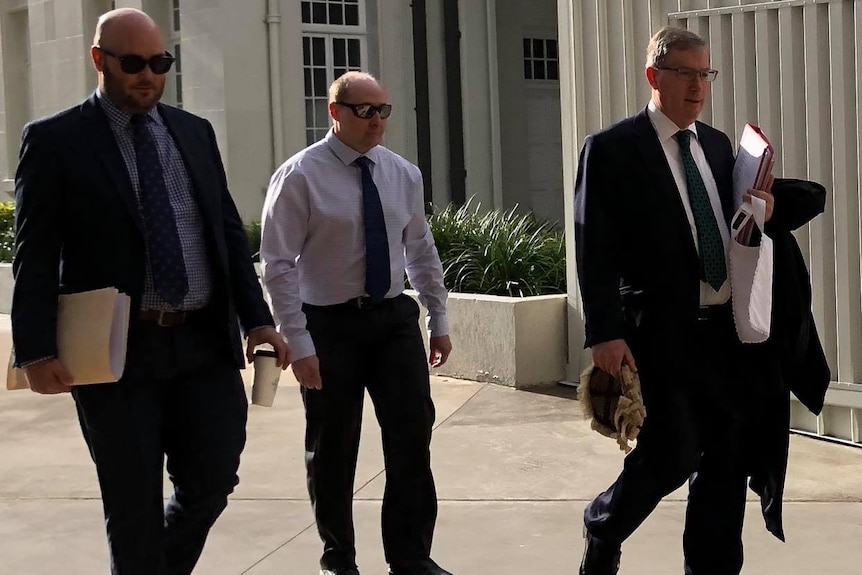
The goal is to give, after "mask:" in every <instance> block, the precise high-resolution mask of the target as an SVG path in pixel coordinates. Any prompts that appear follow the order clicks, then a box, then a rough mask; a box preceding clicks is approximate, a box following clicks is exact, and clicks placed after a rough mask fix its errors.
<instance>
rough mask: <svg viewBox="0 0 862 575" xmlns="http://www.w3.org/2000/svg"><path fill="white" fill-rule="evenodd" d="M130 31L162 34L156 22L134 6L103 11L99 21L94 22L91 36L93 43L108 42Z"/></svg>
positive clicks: (96, 44) (97, 44) (98, 44)
mask: <svg viewBox="0 0 862 575" xmlns="http://www.w3.org/2000/svg"><path fill="white" fill-rule="evenodd" d="M130 33H131V34H141V33H145V34H146V33H149V34H154V35H156V36H158V37H159V38H161V36H162V33H161V30H159V27H158V25H157V24H156V22H155V21H154V20H153V19H152V18H150V16H149V15H148V14H146V13H145V12H141V11H140V10H137V9H135V8H117V9H116V10H111V11H110V12H105V13H104V14H102V15H101V16H100V17H99V21H98V23H96V33H95V35H94V36H93V45H94V46H101V45H104V44H109V43H110V42H111V41H112V40H115V39H116V38H117V37H121V36H124V35H127V34H130Z"/></svg>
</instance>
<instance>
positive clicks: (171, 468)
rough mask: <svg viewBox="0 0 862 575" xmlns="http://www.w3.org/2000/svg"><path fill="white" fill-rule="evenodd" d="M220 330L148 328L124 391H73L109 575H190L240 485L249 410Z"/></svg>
mask: <svg viewBox="0 0 862 575" xmlns="http://www.w3.org/2000/svg"><path fill="white" fill-rule="evenodd" d="M216 328H217V326H215V325H209V324H207V323H206V322H204V323H202V324H193V325H183V326H177V327H158V326H156V325H153V324H142V325H141V326H140V330H138V331H137V332H136V337H135V339H134V340H133V341H130V342H129V352H128V361H127V367H126V373H125V374H124V377H123V379H122V380H121V381H120V382H117V383H108V384H99V385H90V386H80V387H75V388H74V389H73V391H72V395H73V396H74V398H75V402H76V406H77V410H78V417H79V420H80V423H81V429H82V431H83V433H84V438H85V439H86V441H87V445H88V447H89V449H90V454H91V456H92V458H93V461H94V462H95V464H96V470H97V472H98V476H99V486H100V488H101V493H102V502H103V506H104V511H105V520H106V528H107V532H108V542H109V548H110V557H111V573H112V575H189V574H190V573H191V572H192V569H193V568H194V566H195V564H196V562H197V560H198V558H199V557H200V554H201V551H202V550H203V547H204V543H205V541H206V538H207V534H208V532H209V529H210V527H211V526H212V525H213V523H214V522H215V520H216V519H217V518H218V516H219V514H220V513H221V512H222V511H223V510H224V508H225V506H226V505H227V496H228V494H230V493H231V492H232V491H233V488H234V487H235V486H236V484H237V483H238V479H237V475H236V472H237V469H238V466H239V456H240V452H241V451H242V449H243V446H244V445H245V423H246V412H247V401H246V396H245V390H244V388H243V384H242V380H241V379H240V376H239V372H238V370H237V369H236V368H235V366H233V365H232V363H230V364H228V363H225V359H224V358H225V357H228V358H232V357H233V356H232V355H231V354H229V353H227V352H226V351H225V350H224V349H220V348H219V347H218V346H216V345H214V344H213V340H214V339H217V338H213V333H214V332H213V331H212V330H213V329H216ZM221 329H222V330H223V329H224V328H223V327H222V328H221ZM224 347H227V346H226V345H225V346H224ZM165 460H167V471H168V475H169V477H170V480H171V481H172V483H173V487H174V490H173V495H172V496H171V498H170V500H169V501H168V503H167V505H165V503H164V500H163V485H162V483H163V479H162V478H163V473H164V467H165V465H164V464H165Z"/></svg>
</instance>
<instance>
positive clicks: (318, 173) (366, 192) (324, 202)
mask: <svg viewBox="0 0 862 575" xmlns="http://www.w3.org/2000/svg"><path fill="white" fill-rule="evenodd" d="M386 102H387V96H386V92H385V91H384V90H383V88H382V87H381V86H380V84H379V83H378V82H377V81H376V80H375V79H374V78H373V77H372V76H370V75H368V74H365V73H360V72H348V73H347V74H345V75H343V76H341V77H340V78H338V79H337V80H336V81H335V82H333V84H332V86H330V89H329V113H330V116H331V117H332V120H333V128H332V129H331V130H330V131H329V133H328V134H327V135H326V137H325V138H324V139H323V140H321V141H320V142H317V143H316V144H313V145H312V146H309V147H308V148H306V149H305V150H302V151H301V152H299V153H298V154H296V155H295V156H293V157H292V158H290V159H289V160H287V161H286V162H285V163H284V164H283V165H282V166H281V167H280V168H279V169H278V170H277V171H276V172H275V174H274V175H273V177H272V180H271V182H270V186H269V191H268V193H267V198H266V203H265V205H264V209H263V232H262V242H261V260H262V263H263V275H264V280H265V283H266V288H267V290H268V291H269V293H270V295H271V297H272V303H273V309H274V315H275V318H276V323H277V325H278V327H279V330H280V331H281V333H282V335H283V336H285V337H286V338H287V341H288V343H289V344H290V346H291V349H292V352H293V357H294V361H293V370H294V373H295V374H296V377H297V379H298V380H299V382H300V384H301V391H302V398H303V402H304V404H305V410H306V439H305V445H306V466H307V473H308V491H309V495H310V497H311V503H312V506H313V508H314V514H315V520H316V522H317V527H318V531H319V533H320V537H321V539H322V540H323V543H324V551H323V555H322V557H321V560H320V566H321V574H322V575H358V573H359V571H358V570H357V568H356V549H355V539H354V529H353V520H352V509H351V508H352V495H353V481H354V474H355V471H356V459H357V453H358V448H359V435H360V426H361V421H362V404H363V397H364V393H365V390H366V389H367V390H368V393H369V395H370V396H371V400H372V402H373V403H374V408H375V411H376V414H377V419H378V422H379V423H380V428H381V430H382V435H383V452H384V457H385V461H386V492H385V494H384V497H383V546H384V551H385V555H386V560H387V562H388V563H389V565H390V569H389V572H390V574H391V575H451V574H449V573H448V572H447V571H446V570H444V569H442V568H440V567H439V566H438V565H437V564H436V563H435V562H434V561H432V560H431V558H430V552H431V539H432V536H433V533H434V523H435V520H436V516H437V496H436V492H435V489H434V479H433V476H432V474H431V456H430V441H431V427H432V425H433V422H434V404H433V403H432V401H431V394H430V386H429V376H428V364H430V365H432V366H438V365H442V364H443V363H444V362H445V361H446V359H447V357H448V355H449V353H450V351H451V349H452V345H451V343H450V340H449V335H448V323H447V320H446V295H447V294H446V288H445V286H444V285H443V270H442V266H441V265H440V258H439V256H438V255H437V249H436V248H435V246H434V238H433V237H432V235H431V231H430V229H429V228H428V223H427V222H426V220H425V214H424V210H423V192H422V175H421V173H420V172H419V169H418V168H417V167H416V166H414V165H413V164H411V163H410V162H408V161H407V160H405V159H404V158H402V157H401V156H399V155H397V154H395V153H394V152H392V151H390V150H388V149H386V148H385V147H383V146H381V145H380V141H381V139H382V137H383V133H384V130H385V128H386V118H388V117H389V114H390V113H391V112H392V106H391V105H390V104H388V103H386ZM405 271H406V273H407V277H408V279H409V280H410V283H411V285H412V286H413V287H414V288H416V289H417V290H418V292H419V300H420V301H421V302H422V304H423V305H424V306H425V307H426V308H427V309H428V315H429V317H430V322H429V328H430V332H431V334H430V347H431V350H430V354H429V356H428V358H427V363H426V359H425V349H424V345H423V341H422V334H421V332H420V328H419V324H418V319H419V306H418V305H417V304H416V302H415V301H414V300H413V299H412V298H410V297H409V296H407V295H405V294H404V293H402V292H403V288H404V273H405Z"/></svg>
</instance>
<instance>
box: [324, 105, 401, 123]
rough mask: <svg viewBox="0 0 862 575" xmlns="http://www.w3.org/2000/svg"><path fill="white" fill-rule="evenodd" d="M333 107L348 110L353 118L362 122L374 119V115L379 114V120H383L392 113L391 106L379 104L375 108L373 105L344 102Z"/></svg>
mask: <svg viewBox="0 0 862 575" xmlns="http://www.w3.org/2000/svg"><path fill="white" fill-rule="evenodd" d="M335 105H336V106H343V107H345V108H350V109H351V111H353V115H354V116H356V117H357V118H362V119H363V120H370V119H371V118H373V117H374V114H380V118H381V119H382V120H385V119H386V118H388V117H389V114H391V113H392V104H380V105H379V106H375V105H374V104H346V103H345V102H336V103H335Z"/></svg>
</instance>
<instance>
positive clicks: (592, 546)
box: [578, 529, 622, 575]
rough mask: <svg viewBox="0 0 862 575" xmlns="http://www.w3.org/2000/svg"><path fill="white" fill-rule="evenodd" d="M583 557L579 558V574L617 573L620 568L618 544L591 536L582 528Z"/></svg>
mask: <svg viewBox="0 0 862 575" xmlns="http://www.w3.org/2000/svg"><path fill="white" fill-rule="evenodd" d="M584 538H585V539H586V542H585V544H584V558H583V559H582V560H581V568H580V570H579V571H578V573H579V574H580V575H617V573H618V572H619V570H620V555H622V552H621V551H620V545H619V544H612V543H608V542H606V541H602V540H601V539H598V538H597V537H593V536H592V535H591V534H590V532H589V531H588V530H586V529H584Z"/></svg>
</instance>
